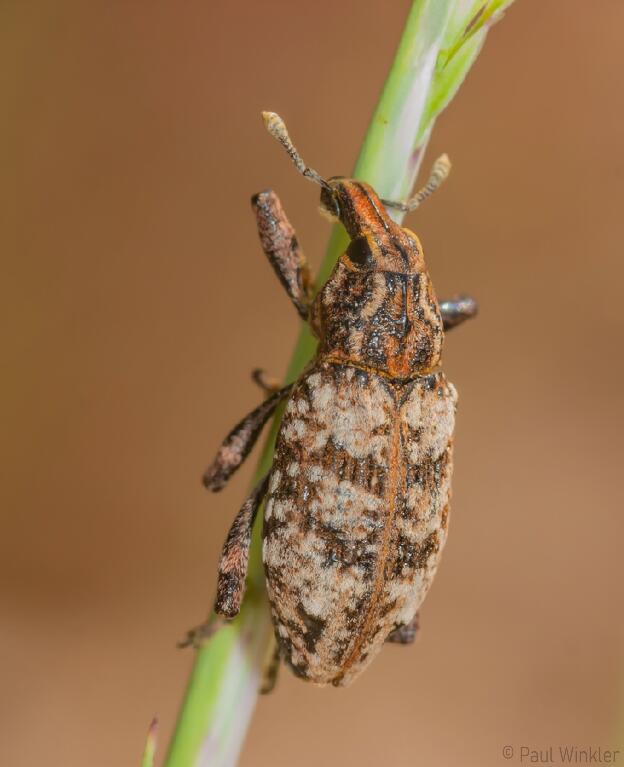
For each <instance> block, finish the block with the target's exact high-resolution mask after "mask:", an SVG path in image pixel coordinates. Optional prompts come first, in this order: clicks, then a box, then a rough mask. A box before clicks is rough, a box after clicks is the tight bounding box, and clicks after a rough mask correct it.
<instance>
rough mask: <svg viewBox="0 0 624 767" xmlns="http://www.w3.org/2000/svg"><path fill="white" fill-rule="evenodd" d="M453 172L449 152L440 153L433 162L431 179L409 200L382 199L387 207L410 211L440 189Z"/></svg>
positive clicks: (405, 211)
mask: <svg viewBox="0 0 624 767" xmlns="http://www.w3.org/2000/svg"><path fill="white" fill-rule="evenodd" d="M450 172H451V161H450V160H449V157H448V155H447V154H443V155H440V157H438V159H437V160H436V161H435V162H434V163H433V166H432V168H431V173H430V174H429V180H428V181H427V183H426V184H425V185H424V186H423V188H422V189H420V190H419V191H418V192H416V194H415V195H414V196H413V197H411V198H410V199H409V200H408V201H407V202H394V201H393V200H382V202H383V204H384V205H385V206H386V208H395V209H396V210H402V211H403V212H404V213H409V212H410V211H412V210H416V208H417V207H418V206H419V205H420V204H421V203H423V202H424V201H425V200H426V199H427V197H431V195H432V194H433V193H434V192H435V191H436V189H438V188H439V187H440V186H441V185H442V183H443V182H444V181H445V180H446V179H447V178H448V175H449V173H450Z"/></svg>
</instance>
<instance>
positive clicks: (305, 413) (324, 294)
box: [191, 112, 476, 685]
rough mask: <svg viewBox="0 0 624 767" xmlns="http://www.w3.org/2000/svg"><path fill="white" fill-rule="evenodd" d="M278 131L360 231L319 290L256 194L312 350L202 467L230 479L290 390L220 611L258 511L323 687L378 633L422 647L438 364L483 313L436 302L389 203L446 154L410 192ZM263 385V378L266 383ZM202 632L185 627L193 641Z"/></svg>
mask: <svg viewBox="0 0 624 767" xmlns="http://www.w3.org/2000/svg"><path fill="white" fill-rule="evenodd" d="M263 116H264V120H265V124H266V126H267V128H268V130H269V132H270V133H271V134H272V135H273V136H274V137H275V138H277V139H278V140H279V141H280V143H281V144H282V145H283V146H284V147H285V148H286V150H287V151H288V154H289V155H290V157H291V159H292V160H293V162H294V164H295V166H296V167H297V169H298V170H299V172H300V173H302V174H303V175H304V176H307V177H308V178H310V179H311V180H313V181H314V182H316V183H317V184H319V185H320V187H321V208H322V210H323V211H324V212H326V213H328V214H329V215H331V216H333V217H334V218H337V219H339V220H340V222H341V223H342V224H343V226H344V227H345V229H346V231H347V233H348V235H349V238H350V240H351V242H350V244H349V247H348V248H347V250H346V251H345V253H344V254H343V255H342V256H341V257H340V259H339V261H338V263H337V264H336V266H335V268H334V270H333V272H332V274H331V276H330V278H329V280H328V281H327V283H326V284H325V286H324V287H323V288H322V289H321V290H320V291H319V293H318V294H317V295H316V297H315V298H312V293H311V285H312V282H311V279H310V276H309V272H308V268H307V265H306V261H305V259H304V256H303V253H302V251H301V249H300V246H299V243H298V242H297V238H296V236H295V233H294V230H293V228H292V226H291V225H290V223H289V222H288V219H287V218H286V216H285V214H284V212H283V210H282V207H281V204H280V202H279V200H278V198H277V196H276V195H275V193H274V192H272V191H264V192H260V194H257V195H256V196H254V197H253V198H252V206H253V209H254V211H255V213H256V217H257V222H258V230H259V233H260V240H261V243H262V248H263V250H264V252H265V254H266V255H267V257H268V258H269V261H270V262H271V264H272V265H273V268H274V269H275V271H276V272H277V275H278V276H279V278H280V280H281V282H282V284H283V285H284V287H285V288H286V291H287V293H288V295H289V296H290V298H291V300H292V302H293V303H294V305H295V307H296V309H297V311H298V313H299V315H300V316H301V317H302V318H303V319H304V320H307V321H309V322H310V325H311V327H312V330H313V332H314V333H315V335H316V336H317V338H318V341H319V345H318V352H317V354H316V356H315V358H314V359H313V360H312V362H311V363H310V364H309V365H308V367H307V368H306V369H305V371H304V372H303V373H302V375H301V376H300V377H299V379H298V380H297V381H295V382H294V383H291V384H289V385H287V386H284V387H283V388H277V387H268V386H266V385H265V388H266V389H267V391H268V392H269V395H270V396H268V397H267V399H266V400H265V401H264V402H263V404H262V405H260V407H258V408H257V409H256V410H254V411H253V412H252V413H250V414H249V415H248V416H247V417H246V418H244V419H243V420H242V421H241V422H240V423H239V424H238V425H237V426H236V427H235V428H234V429H233V430H232V431H231V432H230V434H229V435H228V436H227V438H226V439H225V441H224V442H223V444H222V446H221V448H220V449H219V451H218V454H217V456H216V458H215V460H214V462H213V463H212V465H211V466H210V468H209V469H208V470H207V472H206V474H205V476H204V482H205V484H206V486H207V487H209V488H210V489H212V490H220V489H221V488H222V487H223V486H224V484H225V483H226V482H227V480H228V479H229V477H230V476H231V475H232V473H233V472H234V471H235V470H236V469H237V468H238V467H239V466H240V465H241V463H242V462H243V460H244V458H245V457H246V456H247V454H248V453H249V451H250V450H251V448H252V446H253V444H254V442H255V441H256V439H257V437H258V435H259V433H260V431H261V429H262V427H263V425H264V424H265V423H266V422H267V420H268V419H269V417H270V416H271V414H272V413H273V412H274V410H275V409H276V407H277V406H278V404H279V403H280V402H281V401H282V400H287V402H286V407H285V411H284V416H283V419H282V422H281V425H280V430H279V435H278V438H277V445H276V449H275V457H274V461H273V465H272V468H271V470H270V472H269V474H268V475H267V476H266V477H265V478H264V479H263V480H262V481H261V482H260V483H259V484H258V486H257V487H256V488H255V489H254V491H253V492H252V493H251V495H250V497H249V498H248V499H247V500H246V501H245V503H244V504H243V506H242V508H241V510H240V512H239V513H238V515H237V517H236V519H235V521H234V523H233V525H232V528H231V529H230V533H229V535H228V538H227V540H226V543H225V545H224V548H223V553H222V558H221V564H220V569H219V577H218V585H217V599H216V604H215V610H216V612H217V613H219V614H221V615H223V616H225V617H226V618H232V617H234V616H235V615H236V614H237V613H238V611H239V608H240V605H241V601H242V597H243V591H244V585H245V577H246V573H247V559H248V555H249V545H250V540H251V529H252V525H253V522H254V518H255V516H256V513H257V511H258V508H259V507H260V505H261V503H262V501H263V500H265V501H266V503H265V512H264V527H263V560H264V567H265V573H266V584H267V591H268V595H269V600H270V603H271V611H272V616H273V622H274V627H275V634H276V638H277V643H278V650H279V653H280V655H281V657H282V658H283V659H284V660H285V661H286V662H287V663H288V664H289V665H290V666H291V668H292V669H293V671H294V672H295V674H297V675H298V676H300V677H302V678H304V679H307V680H309V681H311V682H315V683H317V684H328V683H331V684H333V685H346V684H348V683H349V682H351V681H352V680H353V679H354V678H355V677H356V676H357V675H358V674H359V673H360V672H361V671H362V670H363V669H364V668H365V667H366V666H367V665H368V663H369V662H370V661H371V660H372V659H373V657H374V656H375V655H376V654H377V652H378V651H379V650H380V648H381V646H382V645H383V643H384V642H386V641H390V642H400V643H409V642H412V641H413V639H414V636H415V634H416V629H417V622H418V609H419V607H420V604H421V602H422V601H423V599H424V597H425V595H426V593H427V590H428V589H429V586H430V584H431V581H432V578H433V575H434V573H435V570H436V567H437V564H438V560H439V558H440V553H441V551H442V547H443V546H444V542H445V540H446V534H447V525H448V515H449V497H450V481H451V470H452V435H453V426H454V421H455V406H456V402H457V394H456V392H455V388H454V387H453V385H452V384H451V383H449V382H448V381H447V379H446V377H445V375H444V373H442V372H441V371H440V369H439V366H440V356H441V351H442V342H443V338H444V331H445V330H448V329H449V328H452V327H454V326H455V325H457V324H459V323H460V322H462V321H463V320H465V319H467V318H469V317H472V316H474V314H475V313H476V304H475V302H474V300H472V299H471V298H468V297H461V298H458V299H454V300H449V301H442V302H440V303H438V301H437V299H436V296H435V293H434V291H433V287H432V285H431V280H430V279H429V275H428V274H427V270H426V267H425V262H424V259H423V252H422V248H421V245H420V242H419V240H418V238H417V237H416V235H415V234H413V233H412V232H411V231H410V230H409V229H405V228H403V227H401V226H399V225H398V224H396V223H395V222H394V221H393V220H392V219H391V218H390V216H389V215H388V213H387V212H386V208H390V207H393V208H399V209H401V210H404V211H410V210H413V209H415V208H416V207H417V206H418V205H419V204H420V203H421V202H422V201H423V200H424V199H426V198H427V197H428V196H429V195H430V194H431V193H432V192H433V191H434V190H435V189H436V188H437V187H438V186H439V185H440V183H441V182H442V181H443V180H444V178H445V177H446V175H447V173H448V170H449V167H450V165H449V162H448V159H447V158H446V157H445V156H443V157H442V158H440V159H439V160H438V161H437V162H436V163H435V165H434V167H433V170H432V173H431V177H430V179H429V181H428V183H427V184H426V186H425V187H424V188H423V189H422V190H421V191H420V192H419V193H418V194H417V195H416V196H415V197H413V198H412V199H411V200H410V201H408V202H407V203H402V202H391V201H387V200H381V199H380V198H379V197H378V196H377V194H376V193H375V192H374V190H373V189H372V188H371V187H370V186H369V185H368V184H365V183H362V182H359V181H356V180H354V179H349V178H341V177H335V178H330V179H327V180H325V179H324V178H322V177H321V176H320V175H319V174H318V173H317V172H316V171H314V170H312V169H311V168H309V167H308V166H307V165H306V164H305V163H304V162H303V160H302V159H301V157H300V155H299V154H298V152H297V150H296V149H295V147H294V146H293V144H292V142H291V140H290V138H289V136H288V133H287V131H286V127H285V125H284V123H283V121H282V120H281V118H279V117H278V116H277V115H276V114H274V113H270V112H265V113H264V115H263ZM260 383H262V381H260ZM198 636H201V631H200V632H199V633H197V632H196V633H193V632H191V640H193V639H197V637H198Z"/></svg>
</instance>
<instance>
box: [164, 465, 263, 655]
mask: <svg viewBox="0 0 624 767" xmlns="http://www.w3.org/2000/svg"><path fill="white" fill-rule="evenodd" d="M268 484H269V475H268V474H267V476H266V477H264V479H262V480H261V481H260V482H259V483H258V484H257V485H256V487H255V488H254V489H253V490H252V492H251V493H250V495H249V497H248V498H247V500H246V501H245V503H243V505H242V506H241V509H240V511H239V512H238V514H237V515H236V517H235V519H234V522H233V523H232V526H231V527H230V531H229V533H228V536H227V538H226V539H225V543H224V544H223V550H222V551H221V560H220V562H219V576H218V578H217V597H216V599H215V605H214V613H215V614H213V615H211V616H210V617H209V618H208V620H207V621H206V622H205V623H202V624H201V625H199V626H196V627H195V628H193V629H191V630H190V631H188V632H187V634H186V637H185V638H184V639H183V640H182V641H181V642H179V643H178V647H200V646H201V645H202V644H203V643H204V642H206V641H207V640H208V639H210V637H211V636H213V634H215V633H216V631H218V630H219V628H221V626H223V625H225V624H226V623H227V621H228V620H231V619H232V618H235V617H236V616H237V615H238V612H239V610H240V606H241V603H242V601H243V596H244V594H245V579H246V578H247V566H248V564H249V547H250V545H251V532H252V529H253V524H254V521H255V519H256V515H257V513H258V509H259V508H260V504H261V503H262V500H263V498H264V496H265V494H266V491H267V486H268Z"/></svg>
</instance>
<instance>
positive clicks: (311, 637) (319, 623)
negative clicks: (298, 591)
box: [297, 602, 327, 652]
mask: <svg viewBox="0 0 624 767" xmlns="http://www.w3.org/2000/svg"><path fill="white" fill-rule="evenodd" d="M297 614H298V615H299V617H300V618H301V620H302V621H303V625H304V626H305V627H306V630H305V632H304V634H303V641H304V642H305V646H306V650H307V651H308V652H314V648H315V647H316V643H317V642H318V640H319V639H320V637H321V635H322V634H323V631H324V629H325V625H326V623H327V621H324V620H323V619H322V618H318V617H317V616H315V615H310V613H308V612H306V610H305V608H304V606H303V604H302V603H301V602H299V604H298V605H297Z"/></svg>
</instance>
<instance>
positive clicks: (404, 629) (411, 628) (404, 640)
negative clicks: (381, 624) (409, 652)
mask: <svg viewBox="0 0 624 767" xmlns="http://www.w3.org/2000/svg"><path fill="white" fill-rule="evenodd" d="M419 627H420V617H419V614H418V613H416V615H415V616H414V617H413V618H412V620H411V621H410V622H409V623H406V624H405V625H403V626H397V627H396V628H395V629H394V631H391V632H390V633H389V634H388V638H387V639H386V642H394V643H395V644H412V643H413V642H414V640H415V639H416V634H418V629H419Z"/></svg>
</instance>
